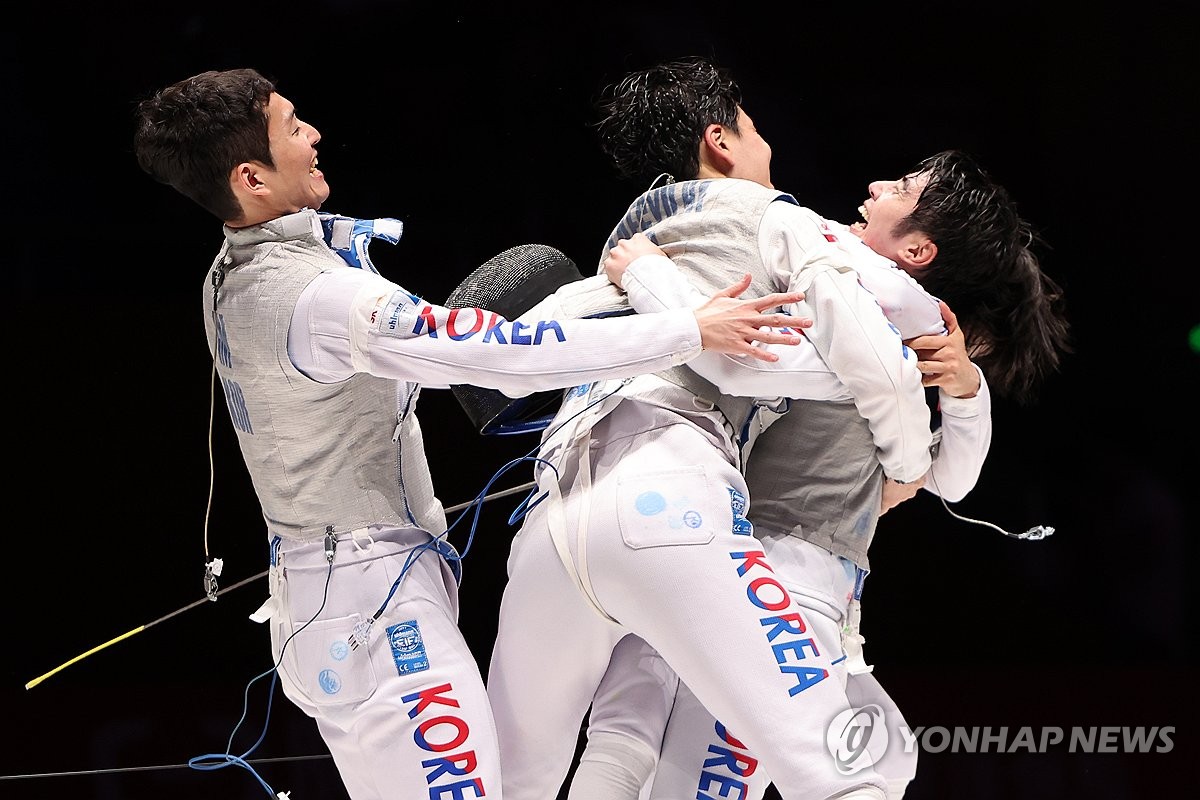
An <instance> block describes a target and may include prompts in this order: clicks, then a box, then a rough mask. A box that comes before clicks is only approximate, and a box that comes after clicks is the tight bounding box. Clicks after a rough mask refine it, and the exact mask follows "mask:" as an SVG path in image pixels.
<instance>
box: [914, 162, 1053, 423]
mask: <svg viewBox="0 0 1200 800" xmlns="http://www.w3.org/2000/svg"><path fill="white" fill-rule="evenodd" d="M909 174H924V175H927V176H928V183H927V184H926V186H925V188H924V189H923V190H922V192H921V197H920V198H919V199H918V200H917V204H916V207H915V208H914V209H913V211H912V213H911V214H909V215H908V216H907V217H905V218H904V219H902V220H900V221H899V222H898V223H897V224H896V229H895V231H894V233H895V234H897V235H903V234H906V233H911V232H914V231H916V232H921V233H924V234H925V235H927V236H929V238H930V239H931V240H932V241H933V242H934V243H935V244H936V245H937V248H938V250H937V257H936V258H935V259H934V260H933V261H932V262H931V263H930V265H929V267H928V268H927V269H926V270H925V271H924V272H923V273H922V274H921V275H920V276H919V278H918V280H919V281H920V283H921V285H922V286H923V287H924V288H925V289H926V291H928V292H929V293H930V294H933V295H935V296H937V297H939V298H941V299H942V300H945V301H946V303H947V304H949V306H950V308H951V309H952V310H953V311H954V313H955V315H956V316H957V317H958V320H959V325H960V326H961V328H962V330H963V334H964V336H965V338H966V343H967V347H968V349H969V350H970V351H971V353H972V360H973V361H975V362H976V363H977V364H979V366H980V368H981V369H982V370H983V371H984V374H985V375H987V378H988V385H989V386H990V387H992V388H993V389H994V390H996V392H997V394H1001V395H1007V396H1010V397H1011V398H1013V399H1015V400H1016V401H1018V402H1022V403H1024V402H1028V401H1029V399H1030V398H1031V396H1032V394H1033V392H1034V390H1036V389H1037V388H1038V386H1039V384H1040V383H1041V382H1042V380H1043V379H1044V378H1046V376H1048V375H1049V374H1050V373H1051V372H1053V371H1055V370H1056V369H1057V368H1058V366H1059V362H1060V360H1061V354H1063V353H1069V352H1071V346H1070V343H1069V338H1068V330H1069V325H1068V323H1067V320H1066V318H1065V313H1064V312H1065V306H1064V302H1063V297H1062V290H1061V289H1060V288H1059V286H1058V284H1056V283H1055V282H1054V281H1053V280H1051V279H1050V277H1049V276H1048V275H1046V274H1045V273H1044V272H1042V270H1041V267H1040V265H1039V264H1038V259H1037V257H1036V256H1035V255H1034V254H1033V252H1032V250H1031V249H1030V248H1031V246H1032V245H1033V244H1034V242H1035V241H1036V240H1037V237H1036V235H1035V234H1034V232H1033V230H1032V229H1031V228H1030V226H1029V224H1028V223H1027V222H1026V221H1025V220H1023V219H1021V217H1020V216H1019V215H1018V214H1017V208H1016V205H1015V204H1014V203H1013V201H1012V200H1011V199H1010V197H1009V195H1008V192H1007V191H1006V190H1005V189H1004V187H1003V186H1000V185H999V184H997V183H995V182H994V181H993V180H992V178H991V176H990V175H989V174H988V173H987V172H986V171H985V170H984V169H983V168H982V167H981V166H980V165H979V164H978V163H977V162H976V161H975V160H974V159H973V158H972V157H971V156H969V155H967V154H966V153H963V152H961V151H958V150H947V151H943V152H941V153H938V154H936V155H934V156H930V157H929V158H926V159H924V160H923V161H921V162H920V163H919V164H917V165H916V167H914V168H913V169H912V170H910V172H909Z"/></svg>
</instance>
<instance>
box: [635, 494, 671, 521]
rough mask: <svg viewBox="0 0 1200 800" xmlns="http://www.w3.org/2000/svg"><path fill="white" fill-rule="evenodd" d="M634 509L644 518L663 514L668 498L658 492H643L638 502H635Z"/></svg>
mask: <svg viewBox="0 0 1200 800" xmlns="http://www.w3.org/2000/svg"><path fill="white" fill-rule="evenodd" d="M633 507H634V508H636V509H637V510H638V513H639V514H641V515H642V516H643V517H652V516H654V515H655V514H661V513H662V512H663V509H665V508H666V507H667V498H665V497H663V496H662V495H661V494H659V493H658V492H642V493H641V494H639V495H638V498H637V500H635V501H633Z"/></svg>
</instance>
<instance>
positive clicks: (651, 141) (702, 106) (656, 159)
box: [596, 58, 742, 181]
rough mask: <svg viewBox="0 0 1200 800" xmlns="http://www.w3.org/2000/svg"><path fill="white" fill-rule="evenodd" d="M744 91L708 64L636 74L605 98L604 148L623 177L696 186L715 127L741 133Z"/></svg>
mask: <svg viewBox="0 0 1200 800" xmlns="http://www.w3.org/2000/svg"><path fill="white" fill-rule="evenodd" d="M741 102H742V93H741V89H740V88H739V87H738V85H737V83H736V82H735V81H734V80H733V78H732V77H730V75H729V73H728V72H727V71H726V70H724V69H721V68H719V67H716V66H714V65H712V64H710V63H709V62H708V61H706V60H705V59H703V58H685V59H680V60H677V61H669V62H666V63H663V64H659V65H658V66H655V67H651V68H650V69H646V70H642V71H639V72H634V73H631V74H629V75H627V76H625V77H624V78H622V79H621V81H620V82H619V83H616V84H614V85H611V86H609V87H607V88H606V89H605V90H604V91H603V92H602V94H601V99H600V101H599V108H600V112H601V119H600V121H599V122H598V123H597V124H596V128H597V131H598V133H599V138H600V147H601V148H602V149H603V151H604V153H605V154H606V155H607V156H608V157H609V159H611V161H612V163H613V165H614V166H615V167H616V169H617V173H618V175H620V176H621V177H622V178H628V179H631V180H640V181H651V180H653V179H655V178H656V177H658V176H659V175H661V174H663V173H667V174H669V175H670V176H671V177H672V178H673V179H675V180H681V181H682V180H692V179H694V178H695V177H696V176H697V174H698V173H699V171H700V140H701V138H702V137H703V136H704V129H705V128H707V127H708V126H709V125H712V124H718V125H724V126H726V127H728V128H729V129H730V130H732V131H733V132H734V133H737V132H738V127H737V121H738V107H739V106H740V105H741Z"/></svg>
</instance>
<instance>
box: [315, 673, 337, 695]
mask: <svg viewBox="0 0 1200 800" xmlns="http://www.w3.org/2000/svg"><path fill="white" fill-rule="evenodd" d="M317 683H319V684H320V685H321V691H323V692H325V694H337V693H338V692H340V691H341V690H342V676H341V675H338V674H337V673H336V672H334V671H333V670H331V669H323V670H321V674H320V675H318V676H317Z"/></svg>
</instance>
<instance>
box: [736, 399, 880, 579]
mask: <svg viewBox="0 0 1200 800" xmlns="http://www.w3.org/2000/svg"><path fill="white" fill-rule="evenodd" d="M744 471H745V474H746V487H747V488H748V489H749V490H750V510H749V514H748V516H749V518H750V522H752V523H753V524H754V529H755V532H756V533H789V534H791V535H792V536H796V537H799V538H801V539H804V540H805V541H808V542H811V543H812V544H815V545H817V546H818V547H822V548H824V549H826V550H828V551H829V552H831V553H833V554H834V555H837V556H842V557H844V558H848V559H850V560H851V561H853V562H854V563H855V564H857V565H858V566H860V567H862V568H863V569H867V570H869V569H870V568H871V567H870V564H869V563H868V561H867V548H868V547H869V546H870V544H871V538H872V537H873V536H874V534H875V526H876V525H877V524H878V522H879V503H880V495H881V493H882V491H883V467H882V466H881V465H880V463H879V459H878V457H877V455H876V451H875V440H874V439H873V438H872V437H871V428H870V426H869V425H868V424H867V421H866V420H865V419H864V418H863V417H862V416H861V415H860V414H859V413H858V408H857V406H855V405H854V402H853V401H852V400H839V401H830V400H792V401H790V409H789V410H788V412H787V413H786V414H783V415H782V416H779V417H778V418H777V419H776V420H775V421H774V422H772V423H771V424H770V426H769V427H766V428H765V429H764V430H763V431H762V433H760V434H759V435H758V436H757V438H756V439H755V442H754V449H753V450H752V451H751V454H750V456H749V458H748V459H747V464H746V467H745V470H744Z"/></svg>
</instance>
